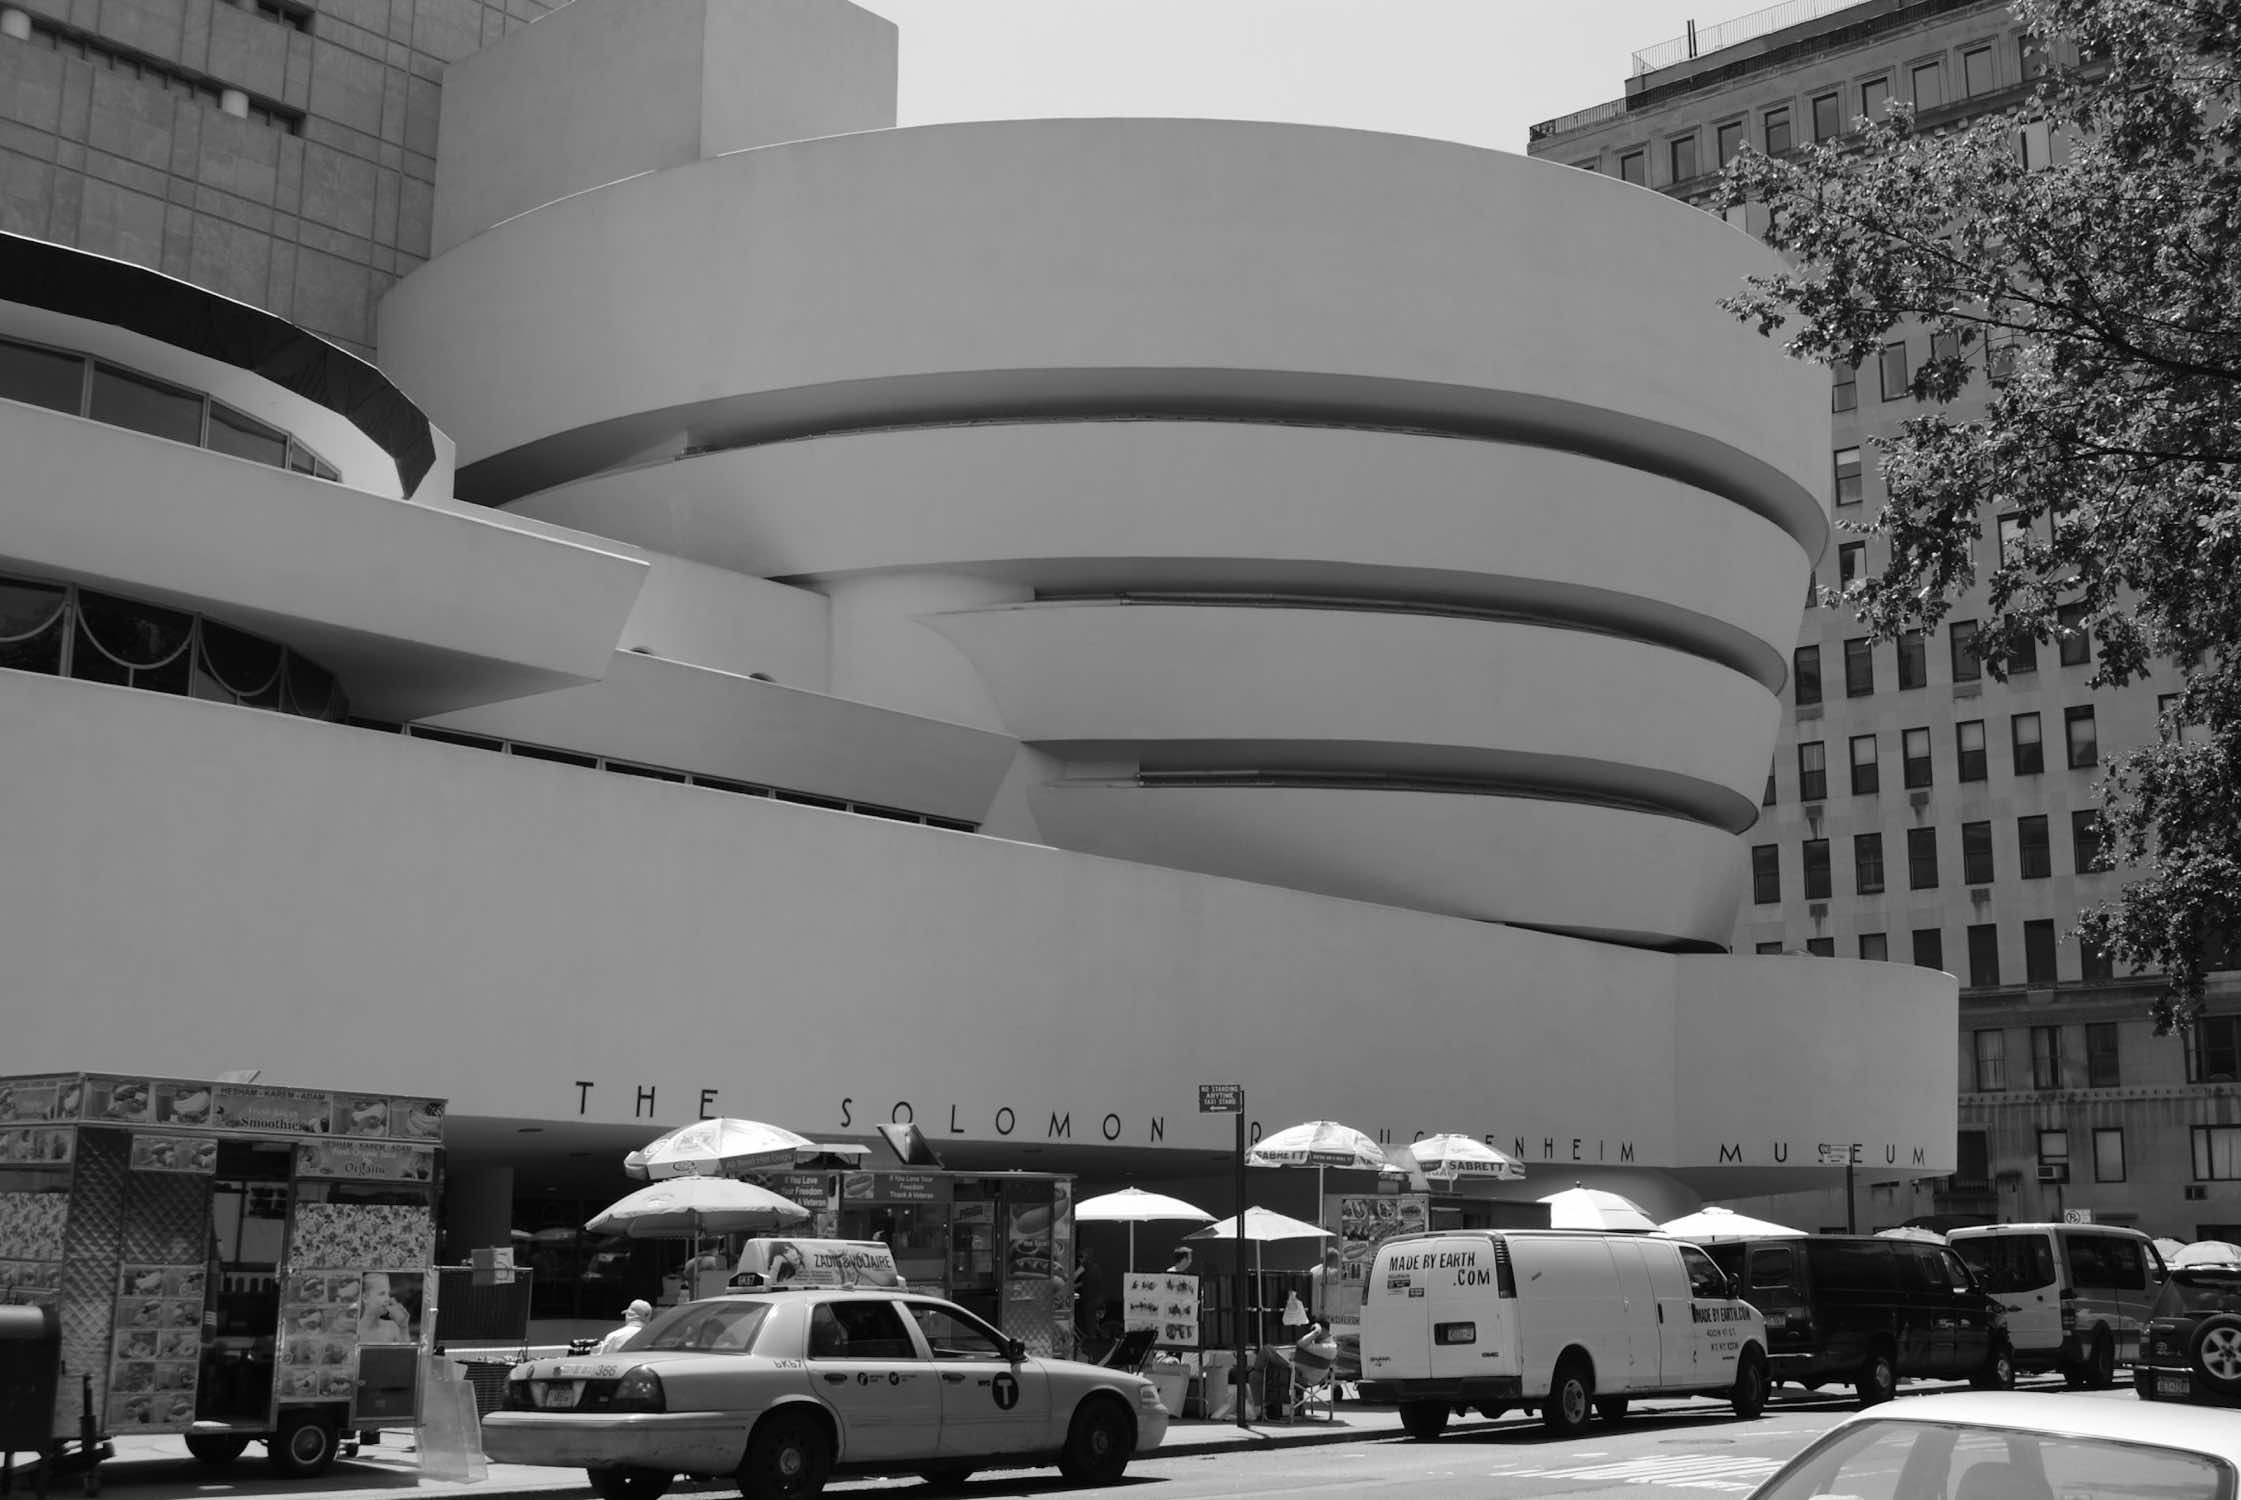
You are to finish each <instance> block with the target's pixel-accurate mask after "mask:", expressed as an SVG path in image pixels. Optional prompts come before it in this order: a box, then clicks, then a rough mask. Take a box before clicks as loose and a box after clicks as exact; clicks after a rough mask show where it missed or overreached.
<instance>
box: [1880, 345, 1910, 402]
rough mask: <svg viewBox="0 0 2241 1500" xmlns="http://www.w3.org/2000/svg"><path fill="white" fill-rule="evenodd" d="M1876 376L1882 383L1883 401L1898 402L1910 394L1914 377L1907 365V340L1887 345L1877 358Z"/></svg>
mask: <svg viewBox="0 0 2241 1500" xmlns="http://www.w3.org/2000/svg"><path fill="white" fill-rule="evenodd" d="M1875 367H1876V376H1877V379H1878V380H1879V381H1880V383H1881V388H1882V392H1883V399H1884V400H1886V401H1896V400H1898V399H1899V398H1900V397H1901V396H1904V395H1906V394H1908V392H1909V390H1910V388H1911V385H1912V381H1913V376H1912V373H1911V372H1910V371H1909V370H1908V369H1907V365H1906V340H1905V339H1900V340H1898V341H1897V342H1896V343H1890V344H1885V345H1884V346H1883V352H1882V353H1881V354H1880V355H1878V356H1877V357H1876V365H1875Z"/></svg>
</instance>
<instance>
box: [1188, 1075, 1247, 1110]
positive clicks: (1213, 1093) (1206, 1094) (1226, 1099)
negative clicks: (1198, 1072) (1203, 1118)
mask: <svg viewBox="0 0 2241 1500" xmlns="http://www.w3.org/2000/svg"><path fill="white" fill-rule="evenodd" d="M1198 1112H1199V1113H1200V1114H1202V1115H1241V1114H1243V1113H1245V1085H1244V1084H1242V1083H1202V1084H1200V1085H1199V1086H1198Z"/></svg>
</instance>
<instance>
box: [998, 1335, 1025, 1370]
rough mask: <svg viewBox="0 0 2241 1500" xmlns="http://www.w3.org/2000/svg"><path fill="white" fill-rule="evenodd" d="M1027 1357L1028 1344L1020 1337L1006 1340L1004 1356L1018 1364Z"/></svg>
mask: <svg viewBox="0 0 2241 1500" xmlns="http://www.w3.org/2000/svg"><path fill="white" fill-rule="evenodd" d="M1026 1357H1027V1346H1026V1345H1025V1344H1024V1343H1022V1342H1020V1341H1019V1340H1018V1339H1006V1340H1004V1358H1006V1359H1008V1360H1010V1361H1011V1362H1012V1363H1013V1364H1015V1365H1016V1364H1018V1363H1019V1362H1020V1361H1021V1360H1023V1359H1025V1358H1026Z"/></svg>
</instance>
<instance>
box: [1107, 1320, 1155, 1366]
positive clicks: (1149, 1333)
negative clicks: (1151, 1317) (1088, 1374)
mask: <svg viewBox="0 0 2241 1500" xmlns="http://www.w3.org/2000/svg"><path fill="white" fill-rule="evenodd" d="M1158 1337H1159V1330H1158V1329H1156V1328H1132V1329H1130V1330H1129V1331H1128V1332H1126V1333H1124V1334H1122V1335H1121V1336H1120V1337H1119V1338H1117V1339H1115V1340H1113V1347H1112V1348H1110V1349H1107V1350H1106V1351H1105V1357H1104V1358H1103V1359H1101V1360H1099V1361H1098V1363H1099V1364H1100V1365H1103V1366H1104V1367H1105V1368H1106V1369H1108V1370H1126V1371H1127V1372H1128V1373H1129V1374H1131V1375H1141V1374H1143V1373H1144V1366H1145V1364H1146V1363H1148V1362H1149V1361H1150V1359H1151V1357H1152V1344H1153V1342H1154V1341H1155V1340H1156V1339H1158Z"/></svg>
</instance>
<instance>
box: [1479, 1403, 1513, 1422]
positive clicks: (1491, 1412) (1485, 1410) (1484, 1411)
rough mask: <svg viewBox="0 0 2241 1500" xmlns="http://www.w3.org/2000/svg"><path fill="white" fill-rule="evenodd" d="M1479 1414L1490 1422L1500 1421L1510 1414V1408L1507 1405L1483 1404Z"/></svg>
mask: <svg viewBox="0 0 2241 1500" xmlns="http://www.w3.org/2000/svg"><path fill="white" fill-rule="evenodd" d="M1478 1414H1479V1415H1480V1416H1482V1417H1484V1418H1486V1420H1487V1421H1489V1422H1499V1421H1501V1420H1502V1418H1504V1417H1506V1416H1508V1415H1509V1414H1510V1409H1509V1408H1508V1407H1506V1406H1482V1407H1480V1408H1479V1409H1478Z"/></svg>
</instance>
